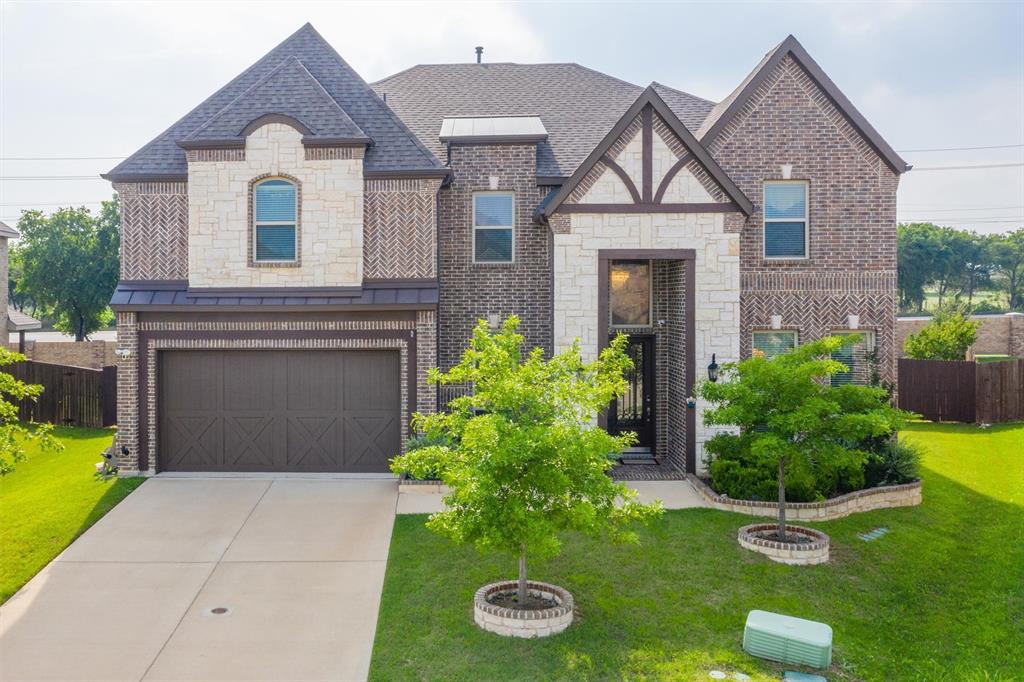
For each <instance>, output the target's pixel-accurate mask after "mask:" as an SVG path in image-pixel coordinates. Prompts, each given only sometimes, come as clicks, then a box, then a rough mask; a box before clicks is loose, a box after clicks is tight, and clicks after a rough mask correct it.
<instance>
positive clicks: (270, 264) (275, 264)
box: [249, 260, 302, 268]
mask: <svg viewBox="0 0 1024 682" xmlns="http://www.w3.org/2000/svg"><path fill="white" fill-rule="evenodd" d="M249 267H250V268H298V267H302V263H301V261H297V260H293V261H262V262H261V261H249Z"/></svg>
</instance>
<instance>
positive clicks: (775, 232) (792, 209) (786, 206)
mask: <svg viewBox="0 0 1024 682" xmlns="http://www.w3.org/2000/svg"><path fill="white" fill-rule="evenodd" d="M807 222H808V221H807V183H806V182H803V181H799V180H797V181H785V182H766V183H764V257H765V258H807Z"/></svg>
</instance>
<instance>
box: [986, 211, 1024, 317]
mask: <svg viewBox="0 0 1024 682" xmlns="http://www.w3.org/2000/svg"><path fill="white" fill-rule="evenodd" d="M991 251H992V260H993V263H994V265H995V268H996V271H997V272H998V273H999V274H1000V275H1002V278H1003V288H1005V289H1006V294H1007V298H1008V299H1009V304H1010V310H1019V311H1024V227H1022V228H1019V229H1017V230H1014V231H1013V232H1008V233H1006V234H1003V235H997V236H995V237H994V238H993V240H992V243H991Z"/></svg>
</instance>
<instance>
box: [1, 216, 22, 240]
mask: <svg viewBox="0 0 1024 682" xmlns="http://www.w3.org/2000/svg"><path fill="white" fill-rule="evenodd" d="M20 236H21V235H20V234H19V233H18V231H17V230H15V229H14V228H13V227H11V226H10V225H8V224H7V223H5V222H3V221H2V220H0V237H7V238H8V239H17V238H18V237H20Z"/></svg>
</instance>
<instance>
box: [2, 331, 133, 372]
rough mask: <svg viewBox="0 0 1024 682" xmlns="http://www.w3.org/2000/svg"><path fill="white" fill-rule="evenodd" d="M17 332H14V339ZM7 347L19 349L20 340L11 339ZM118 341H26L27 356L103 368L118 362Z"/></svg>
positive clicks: (57, 362)
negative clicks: (116, 352) (116, 350)
mask: <svg viewBox="0 0 1024 682" xmlns="http://www.w3.org/2000/svg"><path fill="white" fill-rule="evenodd" d="M16 337H17V334H15V333H12V334H11V338H12V339H14V338H16ZM7 347H8V348H10V349H11V350H13V351H16V352H17V351H18V342H17V341H10V342H8V344H7ZM116 348H117V342H116V341H80V342H70V341H69V342H64V341H32V340H26V341H25V357H26V358H28V359H29V360H35V361H36V362H48V363H50V364H53V365H71V366H73V367H88V368H89V369H101V368H103V367H109V366H111V365H116V364H117V355H116V354H115V353H114V350H115V349H116Z"/></svg>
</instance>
